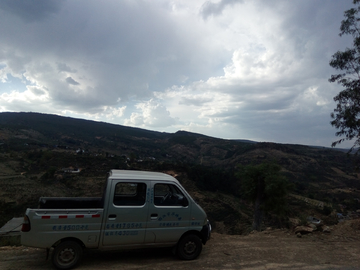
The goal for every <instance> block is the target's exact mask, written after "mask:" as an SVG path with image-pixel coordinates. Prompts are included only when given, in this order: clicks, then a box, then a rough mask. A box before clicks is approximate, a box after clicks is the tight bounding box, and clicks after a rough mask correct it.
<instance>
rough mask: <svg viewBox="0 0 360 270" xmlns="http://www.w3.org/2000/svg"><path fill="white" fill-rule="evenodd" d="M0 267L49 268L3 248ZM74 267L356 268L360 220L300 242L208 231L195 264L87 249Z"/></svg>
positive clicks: (26, 253) (271, 233)
mask: <svg viewBox="0 0 360 270" xmlns="http://www.w3.org/2000/svg"><path fill="white" fill-rule="evenodd" d="M354 224H355V225H354ZM0 269H2V270H10V269H12V270H15V269H22V270H23V269H53V267H52V264H51V261H50V260H48V261H45V251H44V250H42V249H34V248H27V247H2V248H0ZM77 269H93V270H95V269H162V270H165V269H253V270H255V269H360V220H359V222H357V223H349V224H341V225H337V226H334V227H333V228H332V232H330V233H320V232H319V233H312V234H309V235H306V236H303V237H301V238H298V237H297V236H296V235H295V234H293V233H291V232H289V231H287V230H267V231H264V232H261V233H255V234H250V235H248V236H233V235H221V234H217V233H213V235H212V239H211V240H210V241H209V242H208V243H207V244H206V246H204V248H203V252H202V254H201V255H200V257H199V258H198V259H197V260H194V261H181V260H178V259H177V258H176V257H175V256H173V255H172V253H171V250H169V249H152V250H149V249H148V250H140V251H139V250H138V251H126V252H124V251H123V252H119V251H116V252H115V251H107V252H99V251H88V252H86V253H85V255H84V258H83V261H82V263H81V264H80V266H78V267H77Z"/></svg>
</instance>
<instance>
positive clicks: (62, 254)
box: [52, 241, 83, 269]
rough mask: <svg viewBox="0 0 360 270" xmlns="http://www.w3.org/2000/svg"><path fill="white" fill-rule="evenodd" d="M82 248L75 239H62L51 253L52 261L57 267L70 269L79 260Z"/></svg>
mask: <svg viewBox="0 0 360 270" xmlns="http://www.w3.org/2000/svg"><path fill="white" fill-rule="evenodd" d="M82 255H83V248H82V247H81V246H80V244H79V243H77V242H75V241H64V242H62V243H60V244H59V245H57V246H56V247H55V249H54V252H53V254H52V263H53V265H54V266H55V267H56V268H57V269H71V268H73V267H75V266H76V265H77V264H78V263H79V262H80V260H81V258H82Z"/></svg>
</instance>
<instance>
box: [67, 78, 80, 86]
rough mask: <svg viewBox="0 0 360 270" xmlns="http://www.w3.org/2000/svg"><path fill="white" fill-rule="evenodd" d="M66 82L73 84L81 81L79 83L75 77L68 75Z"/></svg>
mask: <svg viewBox="0 0 360 270" xmlns="http://www.w3.org/2000/svg"><path fill="white" fill-rule="evenodd" d="M66 82H67V83H68V84H72V85H79V84H80V83H78V82H77V81H75V80H74V79H73V78H71V77H67V78H66Z"/></svg>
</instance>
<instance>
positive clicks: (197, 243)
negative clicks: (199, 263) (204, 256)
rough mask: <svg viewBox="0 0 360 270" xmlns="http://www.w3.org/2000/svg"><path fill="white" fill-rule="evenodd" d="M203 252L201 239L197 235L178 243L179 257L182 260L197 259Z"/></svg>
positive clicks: (186, 237) (188, 236)
mask: <svg viewBox="0 0 360 270" xmlns="http://www.w3.org/2000/svg"><path fill="white" fill-rule="evenodd" d="M201 250H202V243H201V240H200V238H199V237H198V236H197V235H195V234H189V235H186V236H184V237H183V238H182V239H181V240H180V241H179V243H178V246H177V255H178V256H179V258H180V259H182V260H194V259H196V258H197V257H198V256H199V255H200V253H201Z"/></svg>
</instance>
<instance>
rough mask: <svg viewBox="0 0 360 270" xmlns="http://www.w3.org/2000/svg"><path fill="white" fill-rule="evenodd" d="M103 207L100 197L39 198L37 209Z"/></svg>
mask: <svg viewBox="0 0 360 270" xmlns="http://www.w3.org/2000/svg"><path fill="white" fill-rule="evenodd" d="M103 207H104V201H103V199H102V198H101V197H94V198H85V197H84V198H81V197H74V198H71V197H58V198H56V197H41V198H40V199H39V206H38V208H39V209H84V208H103Z"/></svg>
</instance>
